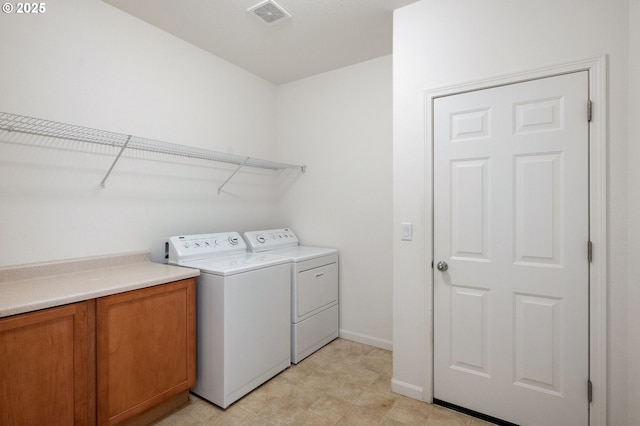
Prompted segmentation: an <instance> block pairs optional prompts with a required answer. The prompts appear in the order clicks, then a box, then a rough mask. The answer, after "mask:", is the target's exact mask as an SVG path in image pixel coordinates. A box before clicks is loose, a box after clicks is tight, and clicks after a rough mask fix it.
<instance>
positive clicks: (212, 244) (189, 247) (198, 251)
mask: <svg viewBox="0 0 640 426" xmlns="http://www.w3.org/2000/svg"><path fill="white" fill-rule="evenodd" d="M246 252H247V245H246V244H245V242H244V240H243V239H242V237H240V234H238V233H237V232H218V233H215V234H197V235H180V236H175V237H171V238H169V263H173V264H179V263H180V262H184V261H189V260H198V259H208V258H211V257H218V256H227V255H230V254H238V253H246Z"/></svg>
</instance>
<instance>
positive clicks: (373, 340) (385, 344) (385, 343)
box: [340, 329, 393, 351]
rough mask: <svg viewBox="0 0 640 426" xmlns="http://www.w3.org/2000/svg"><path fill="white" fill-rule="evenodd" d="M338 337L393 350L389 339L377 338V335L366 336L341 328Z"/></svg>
mask: <svg viewBox="0 0 640 426" xmlns="http://www.w3.org/2000/svg"><path fill="white" fill-rule="evenodd" d="M340 337H341V338H343V339H346V340H351V341H353V342H358V343H364V344H365V345H369V346H374V347H376V348H380V349H386V350H388V351H393V342H392V341H390V340H384V339H379V338H377V337H371V336H367V335H366V334H360V333H355V332H353V331H347V330H342V329H341V330H340Z"/></svg>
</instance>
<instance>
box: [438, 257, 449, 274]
mask: <svg viewBox="0 0 640 426" xmlns="http://www.w3.org/2000/svg"><path fill="white" fill-rule="evenodd" d="M436 268H438V271H441V272H444V271H446V270H447V269H449V265H447V262H444V261H442V260H441V261H440V262H438V264H437V265H436Z"/></svg>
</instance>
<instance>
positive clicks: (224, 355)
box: [169, 232, 291, 408]
mask: <svg viewBox="0 0 640 426" xmlns="http://www.w3.org/2000/svg"><path fill="white" fill-rule="evenodd" d="M169 263H171V264H175V265H180V266H186V267H190V268H197V269H200V276H199V277H198V278H197V279H196V307H197V311H196V318H197V325H196V330H197V336H196V337H197V339H196V346H197V350H196V353H197V361H196V386H195V387H194V388H193V389H192V392H193V393H195V394H197V395H199V396H201V397H202V398H204V399H206V400H208V401H210V402H213V403H214V404H216V405H218V406H220V407H222V408H227V407H228V406H229V405H230V404H232V403H233V402H234V401H236V400H238V399H240V398H241V397H242V396H244V395H246V394H247V393H249V392H250V391H252V390H253V389H255V388H256V387H258V386H259V385H261V384H262V383H264V382H266V381H267V380H269V379H270V378H272V377H273V376H275V375H276V374H278V373H279V372H280V371H282V370H284V369H285V368H287V367H289V366H290V365H291V360H290V358H291V356H290V346H291V337H290V331H289V328H290V315H291V314H290V311H291V308H290V297H291V295H290V292H291V290H290V266H289V261H288V260H287V259H285V258H283V257H280V256H275V255H271V254H266V253H260V254H253V253H247V246H246V244H245V242H244V241H243V240H242V238H241V237H240V235H239V234H238V233H237V232H224V233H214V234H200V235H187V236H176V237H171V238H170V239H169Z"/></svg>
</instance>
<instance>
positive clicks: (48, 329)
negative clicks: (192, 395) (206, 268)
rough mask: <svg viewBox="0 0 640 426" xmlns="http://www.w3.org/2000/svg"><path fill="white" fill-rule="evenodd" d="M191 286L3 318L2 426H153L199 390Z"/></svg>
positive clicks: (188, 282) (166, 286) (190, 282)
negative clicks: (196, 380) (196, 386)
mask: <svg viewBox="0 0 640 426" xmlns="http://www.w3.org/2000/svg"><path fill="white" fill-rule="evenodd" d="M195 306H196V304H195V279H194V278H190V279H187V280H183V281H176V282H173V283H169V284H162V285H157V286H153V287H148V288H143V289H140V290H134V291H129V292H126V293H120V294H115V295H112V296H107V297H102V298H99V299H94V300H89V301H86V302H80V303H74V304H70V305H66V306H60V307H56V308H50V309H45V310H41V311H36V312H31V313H26V314H20V315H15V316H11V317H6V318H1V319H0V425H2V426H13V425H16V426H25V425H38V426H39V425H47V426H56V425H69V426H71V425H75V426H83V425H95V424H96V423H97V424H98V425H116V424H148V423H150V422H152V421H153V420H155V419H156V418H157V417H160V416H162V415H163V414H165V413H166V412H168V411H170V410H171V409H173V408H174V407H176V406H178V405H180V404H182V403H184V402H186V401H187V398H188V390H189V389H190V388H191V387H193V386H194V385H195V377H196V374H195V358H196V347H195V345H196V342H195V332H196V323H195V322H196V317H195Z"/></svg>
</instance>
